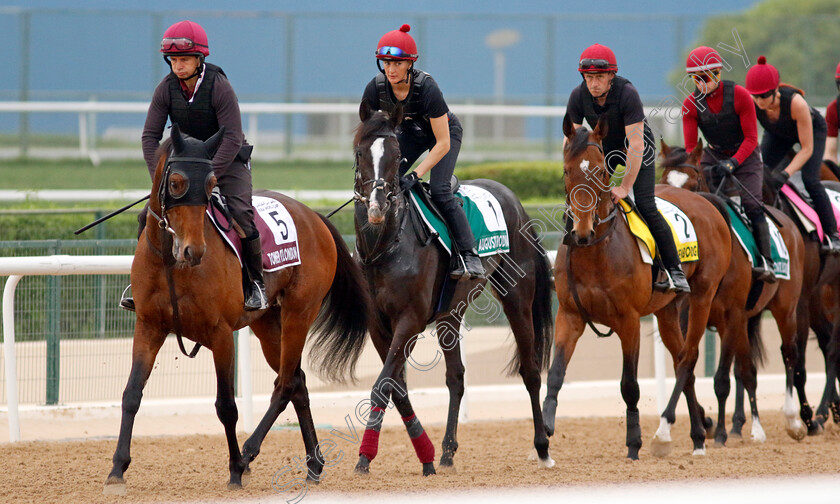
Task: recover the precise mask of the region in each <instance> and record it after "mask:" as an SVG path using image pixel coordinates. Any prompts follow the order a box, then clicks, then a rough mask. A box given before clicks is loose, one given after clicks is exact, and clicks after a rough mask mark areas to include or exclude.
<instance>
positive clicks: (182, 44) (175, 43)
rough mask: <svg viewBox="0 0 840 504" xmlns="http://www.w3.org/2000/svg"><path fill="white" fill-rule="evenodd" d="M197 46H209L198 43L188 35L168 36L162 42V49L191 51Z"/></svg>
mask: <svg viewBox="0 0 840 504" xmlns="http://www.w3.org/2000/svg"><path fill="white" fill-rule="evenodd" d="M196 46H198V47H207V46H206V45H204V44H196V43H195V42H193V41H192V40H191V39H188V38H186V37H177V38H172V37H167V38H165V39H163V40H162V41H161V42H160V50H161V51H171V50H172V49H175V50H176V51H190V50H192V49H195V48H196Z"/></svg>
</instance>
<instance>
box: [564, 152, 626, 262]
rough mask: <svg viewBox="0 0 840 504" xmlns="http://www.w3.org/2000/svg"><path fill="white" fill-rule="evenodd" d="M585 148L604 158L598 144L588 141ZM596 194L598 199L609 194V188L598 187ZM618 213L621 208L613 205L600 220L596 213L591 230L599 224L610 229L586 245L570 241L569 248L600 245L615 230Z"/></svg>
mask: <svg viewBox="0 0 840 504" xmlns="http://www.w3.org/2000/svg"><path fill="white" fill-rule="evenodd" d="M586 146H587V147H595V148H597V149H598V152H600V153H601V156H602V157H603V156H604V148H603V147H602V146H601V144H600V143H598V142H592V141H589V142H586ZM605 163H606V160H605ZM597 192H598V198H599V199H600V198H601V195H602V194H603V193H609V188H607V189H604V188H603V187H599V188H598V191H597ZM567 197H568V195H567ZM619 211H621V212H623V210H622V209H621V207H620V206H619V205H616V204H613V206H612V209H611V210H610V212H609V213H608V214H607V216H606V217H603V218H602V217H601V216H600V215H598V214H597V213H596V214H595V216H594V217H593V218H592V228H593V229H594V228H596V227H598V226H600V225H601V224H604V223H610V227H609V228H608V229H607V231H606V232H605V233H603V234H602V235H600V236H598V237H597V238H595V239H594V240H592V241H591V242H589V243H587V244H586V245H579V244H576V243H572V242H571V240H570V247H572V246H573V247H576V248H585V247H591V246H593V245H597V244H599V243H601V242H602V241H604V240H605V239H606V238H607V237H608V236H609V235H610V234H611V233H612V231H613V229H615V224H616V221H617V220H616V216H617V215H618V212H619Z"/></svg>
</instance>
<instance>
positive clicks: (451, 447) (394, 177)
mask: <svg viewBox="0 0 840 504" xmlns="http://www.w3.org/2000/svg"><path fill="white" fill-rule="evenodd" d="M402 113H403V111H402V107H401V106H398V107H396V109H395V110H394V111H393V112H392V113H391V114H388V113H385V112H383V111H374V110H372V109H371V108H370V106H369V105H368V103H367V102H366V101H363V102H362V104H361V107H360V110H359V117H360V119H361V120H362V123H361V124H360V125H359V127H358V129H357V130H356V136H355V139H354V148H355V154H356V184H355V193H356V205H355V206H356V208H355V224H356V251H357V254H358V258H359V260H360V261H361V262H362V264H363V269H364V272H365V275H366V276H367V279H368V282H369V284H370V286H371V289H372V295H373V298H374V305H375V307H376V310H377V312H378V314H379V320H381V321H382V326H381V327H372V328H371V339H372V340H373V343H374V345H375V346H376V349H377V351H378V352H379V355H380V357H381V358H382V361H383V368H382V372H381V373H380V374H379V377H378V378H377V380H376V383H375V385H374V387H373V391H372V393H371V403H372V404H371V415H370V417H369V419H368V423H367V428H366V430H365V434H364V437H363V439H362V443H361V447H360V449H359V461H358V463H357V465H356V471H357V472H359V473H369V471H370V462H371V460H372V459H373V457H374V456H375V455H376V453H377V450H378V441H379V427H380V425H381V421H382V417H383V415H384V413H385V409H386V406H387V405H388V400H389V398H390V399H391V400H393V402H394V405H395V406H396V408H397V410H398V411H399V413H400V416H401V417H402V419H403V421H404V422H405V426H406V430H407V431H408V434H409V437H410V438H411V441H412V444H413V446H414V449H415V452H416V453H417V457H418V458H419V459H420V462H421V463H422V464H423V474H424V475H429V474H434V473H435V467H434V456H435V455H434V446H433V445H432V444H431V441H429V438H428V436H427V435H426V433H425V431H424V430H423V427H422V426H421V425H420V422H419V420H418V419H417V417H416V416H415V414H414V410H413V408H412V405H411V403H410V401H409V398H408V393H407V388H406V384H405V367H406V366H405V365H406V361H409V363H411V364H412V365H414V366H415V367H417V366H416V363H415V362H414V361H411V350H412V348H413V347H414V343H415V342H416V340H417V338H418V337H419V335H420V334H421V333H422V332H423V330H424V328H425V327H426V325H427V324H428V323H430V322H435V334H436V336H437V337H438V341H439V343H440V346H441V350H442V353H443V358H444V359H445V362H446V386H447V388H449V396H450V397H449V412H448V418H447V423H446V432H445V434H444V437H443V443H442V445H443V446H442V454H441V457H440V468H441V469H451V468H452V467H453V456H454V455H455V452H456V450H457V449H458V441H457V437H456V434H457V427H458V412H459V408H460V404H461V398H462V396H463V394H464V366H463V364H462V363H461V353H460V352H461V349H460V344H459V341H460V327H461V323H462V321H463V317H464V311H465V310H466V308H467V306H468V305H470V304H471V303H472V302H473V301H474V300H475V299H476V298H477V297H478V296H479V295H480V294H481V292H482V289H483V288H485V286H486V285H487V284H488V283H489V284H490V285H492V288H493V293H494V294H495V296H496V298H497V299H498V300H499V301H500V302H501V310H504V313H505V315H506V316H507V318H508V321H509V322H510V326H511V329H512V331H513V337H514V339H515V340H516V345H517V349H518V352H517V354H516V356H515V357H514V360H513V361H512V362H511V370H512V371H514V372H517V371H518V372H519V374H520V375H521V376H522V381H523V382H524V384H525V388H526V389H527V391H528V395H529V396H530V399H531V415H532V418H533V420H534V447H535V449H536V452H537V456H538V457H539V464H540V465H541V466H543V467H551V466H553V465H554V461H553V460H552V459H551V457H550V455H549V452H548V436H547V435H546V432H545V426H544V424H543V420H542V414H541V411H540V404H539V393H540V381H541V379H540V370H541V369H544V368H545V367H546V365H547V363H548V360H549V356H550V354H549V352H550V348H551V340H550V338H551V280H550V274H551V271H550V265H549V261H548V259H547V258H546V256H545V251H544V250H543V248H542V246H541V245H540V242H539V238H538V237H537V235H536V233H535V232H534V230H533V229H532V228H531V220H530V219H529V217H528V214H526V213H525V210H524V209H523V208H522V205H521V204H520V203H519V200H517V199H516V196H515V195H514V194H513V192H512V191H511V190H510V189H508V188H507V187H505V186H503V185H501V184H499V183H497V182H494V181H491V180H473V181H468V182H467V181H465V182H464V184H466V183H469V184H470V185H471V186H476V187H480V188H483V189H485V190H486V191H488V192H489V193H491V194H492V195H493V196H495V197H496V199H497V200H498V202H499V204H500V207H501V213H502V214H503V216H504V220H505V222H506V225H507V229H508V230H509V245H510V252H508V253H505V254H501V255H491V256H488V257H484V258H482V262H483V265H484V268H485V271H487V275H486V276H487V278H486V279H481V278H479V279H475V280H467V279H462V280H459V281H458V282H457V284H456V285H455V286H454V288H453V289H452V291H450V292H451V302H450V303H447V304H448V306H446V307H443V308H441V307H438V306H437V305H438V300H440V299H441V293H442V291H445V290H446V289H447V287H446V286H447V285H451V280H449V279H448V276H449V261H450V259H449V255H448V254H447V252H446V251H445V250H443V248H442V247H439V246H437V245H436V244H435V243H431V242H430V240H426V239H425V238H424V236H422V235H423V234H424V233H423V232H422V231H418V230H419V229H422V228H420V227H419V226H422V224H421V223H420V222H418V220H417V219H416V216H415V215H413V214H412V211H411V207H410V205H411V203H410V201H409V199H408V196H407V195H406V194H405V193H404V192H403V191H401V190H400V188H399V165H400V159H401V156H400V148H399V142H398V141H397V136H396V133H395V130H396V128H397V126H398V125H399V124H400V123H401V122H402ZM501 310H500V311H501Z"/></svg>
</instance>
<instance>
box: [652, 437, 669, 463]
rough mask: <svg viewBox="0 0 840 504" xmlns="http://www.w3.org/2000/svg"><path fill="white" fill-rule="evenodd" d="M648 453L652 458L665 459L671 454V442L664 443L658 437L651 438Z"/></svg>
mask: <svg viewBox="0 0 840 504" xmlns="http://www.w3.org/2000/svg"><path fill="white" fill-rule="evenodd" d="M650 453H651V455H653V456H654V457H659V458H661V457H667V456H668V454H669V453H671V441H670V440H669V441H665V440H662V439H660V438H659V437H658V436H653V441H651V442H650Z"/></svg>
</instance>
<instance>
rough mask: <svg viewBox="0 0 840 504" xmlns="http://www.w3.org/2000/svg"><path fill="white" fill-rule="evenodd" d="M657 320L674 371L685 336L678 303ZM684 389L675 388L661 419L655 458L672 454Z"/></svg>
mask: <svg viewBox="0 0 840 504" xmlns="http://www.w3.org/2000/svg"><path fill="white" fill-rule="evenodd" d="M656 318H657V321H658V322H659V336H660V338H661V339H662V344H664V345H665V348H666V349H667V350H668V353H670V354H671V358H672V360H673V362H674V369H675V370H676V369H677V364H678V363H679V362H680V359H681V352H682V347H683V335H682V330H681V329H680V318H679V313H678V311H677V306H676V302H673V303H670V304H669V305H668V306H665V307H664V308H662V309H661V310H659V311H658V312H656ZM681 392H682V389H680V388H677V387H674V390H673V392H671V398H670V399H669V400H668V404H667V405H665V409H664V410H663V411H662V413H661V415H660V418H659V428H658V429H657V430H656V434H654V436H653V440H652V441H651V446H650V451H651V454H653V456H654V457H664V456H666V455H668V454H669V453H671V426H672V425H674V422H676V409H677V401H679V398H680V393H681Z"/></svg>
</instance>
